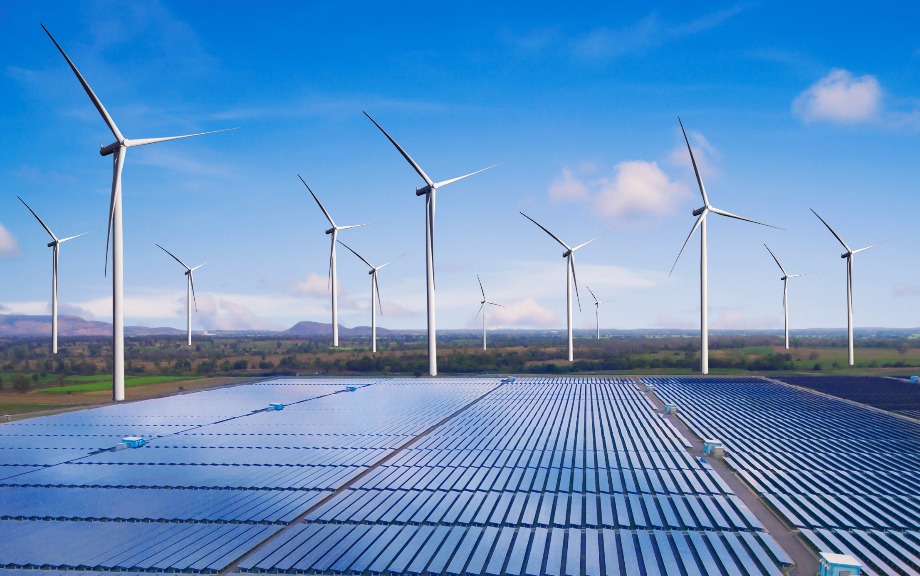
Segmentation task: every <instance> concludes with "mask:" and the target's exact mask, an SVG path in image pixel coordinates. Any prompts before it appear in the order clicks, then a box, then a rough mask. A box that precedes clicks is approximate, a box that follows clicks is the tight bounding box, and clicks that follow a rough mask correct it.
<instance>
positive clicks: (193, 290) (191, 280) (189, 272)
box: [188, 270, 198, 312]
mask: <svg viewBox="0 0 920 576" xmlns="http://www.w3.org/2000/svg"><path fill="white" fill-rule="evenodd" d="M188 283H189V284H191V285H192V302H194V303H195V312H198V298H196V297H195V276H194V275H193V274H192V271H191V270H189V271H188Z"/></svg>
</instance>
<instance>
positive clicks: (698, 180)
mask: <svg viewBox="0 0 920 576" xmlns="http://www.w3.org/2000/svg"><path fill="white" fill-rule="evenodd" d="M677 122H678V123H679V124H680V131H681V132H683V133H684V142H686V143H687V151H688V152H690V162H692V163H693V173H694V174H696V183H697V184H698V185H699V187H700V194H702V195H703V204H704V205H706V206H709V197H707V196H706V187H705V186H704V185H703V177H702V176H700V169H699V168H698V167H697V165H696V158H695V157H694V156H693V148H691V147H690V139H689V138H687V131H686V130H684V123H683V122H681V120H680V116H678V117H677Z"/></svg>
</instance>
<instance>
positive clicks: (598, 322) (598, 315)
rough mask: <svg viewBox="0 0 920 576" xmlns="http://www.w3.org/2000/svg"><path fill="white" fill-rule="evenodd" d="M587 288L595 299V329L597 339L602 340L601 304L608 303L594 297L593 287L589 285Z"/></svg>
mask: <svg viewBox="0 0 920 576" xmlns="http://www.w3.org/2000/svg"><path fill="white" fill-rule="evenodd" d="M585 288H587V289H588V292H591V297H592V298H594V325H595V327H596V329H597V339H598V340H600V339H601V312H600V307H601V304H606V302H601V301H600V300H598V299H597V296H595V295H594V291H592V290H591V287H590V286H588V285H587V284H586V285H585Z"/></svg>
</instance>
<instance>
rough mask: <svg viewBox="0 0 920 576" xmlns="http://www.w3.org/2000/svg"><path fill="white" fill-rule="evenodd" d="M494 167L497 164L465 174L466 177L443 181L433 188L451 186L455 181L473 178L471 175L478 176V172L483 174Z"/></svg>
mask: <svg viewBox="0 0 920 576" xmlns="http://www.w3.org/2000/svg"><path fill="white" fill-rule="evenodd" d="M496 166H498V164H492V165H491V166H488V167H486V168H483V169H482V170H477V171H475V172H470V173H469V174H466V175H464V176H458V177H456V178H451V179H450V180H445V181H443V182H438V183H437V184H435V185H434V186H435V188H440V187H442V186H447V185H448V184H453V183H454V182H456V181H457V180H463V179H464V178H469V177H470V176H473V175H475V174H479V173H480V172H485V171H486V170H489V169H490V168H495V167H496Z"/></svg>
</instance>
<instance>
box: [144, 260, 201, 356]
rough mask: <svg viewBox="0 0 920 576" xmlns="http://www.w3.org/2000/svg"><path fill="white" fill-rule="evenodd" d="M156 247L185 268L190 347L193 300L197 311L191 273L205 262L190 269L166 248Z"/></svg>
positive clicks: (190, 343) (186, 311)
mask: <svg viewBox="0 0 920 576" xmlns="http://www.w3.org/2000/svg"><path fill="white" fill-rule="evenodd" d="M156 246H157V248H159V249H160V250H162V251H163V252H166V253H167V254H169V255H170V256H172V257H173V260H175V261H176V262H178V263H179V264H181V265H182V267H183V268H185V278H186V282H185V284H186V286H185V315H186V325H187V327H188V329H187V332H188V345H189V346H191V345H192V301H193V300H194V302H195V312H197V311H198V299H197V298H195V279H194V277H193V274H192V273H193V272H195V270H198V269H199V268H201V267H202V266H204V265H205V264H207V262H205V263H203V264H199V265H198V266H195V267H194V268H190V267H189V265H188V264H186V263H185V262H183V261H182V260H179V259H178V258H176V255H175V254H173V253H172V252H170V251H169V250H167V249H166V248H163V247H162V246H160V245H159V244H157V245H156Z"/></svg>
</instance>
